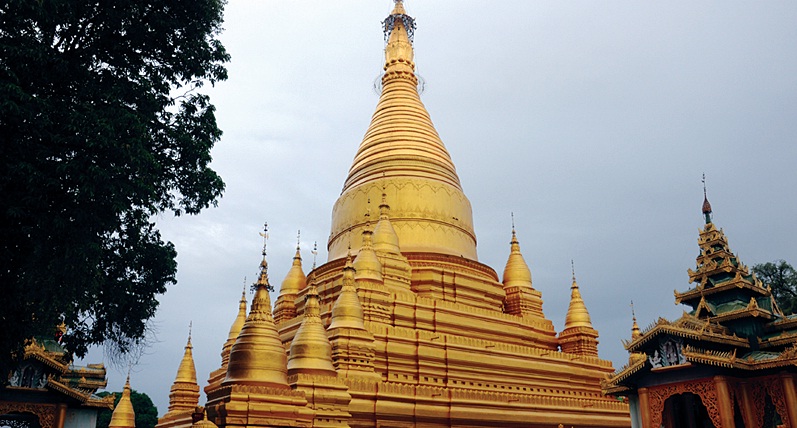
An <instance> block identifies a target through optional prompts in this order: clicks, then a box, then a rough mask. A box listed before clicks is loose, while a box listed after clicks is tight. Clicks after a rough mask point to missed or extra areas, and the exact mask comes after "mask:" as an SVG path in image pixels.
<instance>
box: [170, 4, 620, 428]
mask: <svg viewBox="0 0 797 428" xmlns="http://www.w3.org/2000/svg"><path fill="white" fill-rule="evenodd" d="M383 24H384V31H385V36H386V40H387V44H386V47H385V65H384V75H383V76H382V78H381V95H380V98H379V102H378V104H377V106H376V111H375V113H374V115H373V117H372V120H371V123H370V125H369V127H368V129H367V130H366V132H365V136H364V138H363V141H362V143H361V144H360V146H359V149H358V150H357V153H356V154H355V156H354V160H353V162H352V165H351V168H350V169H349V174H348V177H347V178H346V181H345V183H344V185H343V191H342V193H341V195H340V197H339V198H338V200H337V202H336V203H335V204H334V207H333V209H332V226H331V233H330V237H329V241H328V243H327V248H328V254H329V258H328V260H327V262H326V263H324V264H322V265H320V266H318V267H316V266H315V264H314V265H313V268H312V270H311V271H310V272H309V273H308V274H307V275H306V276H305V274H304V272H303V270H302V265H301V254H300V250H299V248H297V251H296V255H295V256H294V259H293V264H292V266H291V268H290V271H289V273H288V275H287V277H286V279H285V281H283V282H282V286H281V288H280V290H279V295H278V297H277V299H276V305H275V308H274V313H273V316H272V313H271V308H270V298H269V295H268V289H269V288H270V285H269V284H268V277H267V262H266V258H265V251H264V258H263V262H262V263H261V275H260V278H259V280H258V282H257V284H256V287H257V290H256V292H255V296H254V298H253V300H252V305H251V309H250V312H249V315H248V317H247V318H246V321H245V322H244V323H243V324H242V325H241V319H242V316H243V315H242V313H243V312H245V303H244V302H243V301H242V303H241V306H240V310H239V314H238V317H237V318H236V320H235V322H234V323H233V327H232V328H231V330H230V336H229V338H228V341H227V342H226V343H225V344H224V346H223V348H222V363H221V367H220V368H219V369H217V370H215V371H214V372H213V373H211V374H210V378H209V380H208V385H207V386H206V387H205V392H206V394H207V397H208V401H207V406H206V408H207V412H208V413H207V414H208V419H209V420H210V421H212V422H214V423H215V424H216V425H217V426H219V427H266V426H294V427H310V426H314V427H374V426H382V427H452V426H457V427H466V426H481V427H488V426H502V427H521V426H522V427H552V426H557V425H558V424H560V423H561V424H564V425H566V426H579V427H627V426H630V417H629V413H628V405H626V404H625V403H623V402H621V401H618V400H616V399H612V398H609V397H605V396H603V395H602V394H601V387H600V380H601V379H603V378H604V377H605V376H607V375H609V374H611V373H613V372H614V369H613V367H612V364H611V363H610V362H609V361H606V360H602V359H600V358H599V357H598V353H597V344H598V342H597V337H598V332H597V331H596V330H595V329H594V328H593V327H592V324H591V322H590V318H589V314H588V312H587V309H586V304H585V302H584V300H583V299H582V297H581V294H580V292H579V288H578V285H577V284H576V282H575V278H574V280H573V284H572V287H571V290H572V291H571V292H572V298H571V303H570V309H569V311H568V314H567V321H566V325H565V329H564V330H563V331H562V332H561V333H559V334H558V335H557V332H556V330H555V329H554V326H553V323H552V322H551V321H550V320H549V319H548V318H546V317H545V314H544V313H543V300H542V294H541V293H540V292H539V291H538V290H536V289H535V288H534V287H533V285H532V275H531V270H530V269H529V266H528V264H527V263H526V261H525V260H524V258H523V255H522V253H521V250H520V241H519V240H518V237H517V233H516V231H515V230H514V225H513V228H512V239H511V241H510V243H509V248H508V250H509V258H508V260H507V263H506V266H505V268H504V271H503V272H504V274H503V278H499V276H498V274H497V273H496V271H495V270H494V269H493V268H491V267H490V266H487V265H485V264H482V263H481V262H479V259H478V255H477V251H476V233H475V231H474V228H473V220H472V213H471V205H470V202H469V201H468V198H467V197H466V196H465V193H464V192H463V189H462V186H461V184H460V181H459V177H458V176H457V172H456V168H455V166H454V163H453V161H452V160H451V157H450V156H449V153H448V151H447V150H446V147H445V145H444V144H443V142H442V140H441V139H440V137H439V135H438V134H437V131H436V130H435V128H434V125H433V124H432V121H431V118H430V116H429V113H428V112H427V111H426V108H425V107H424V105H423V103H422V102H421V100H420V97H419V93H418V89H417V88H418V78H417V76H416V75H415V64H414V59H413V58H414V52H413V35H414V31H415V21H414V20H413V18H412V17H410V16H409V15H407V13H406V11H405V9H404V5H403V3H402V2H401V1H396V4H395V8H394V9H393V11H392V12H391V13H390V15H389V16H388V17H387V18H386V19H385V21H384V22H383ZM372 201H373V202H374V203H378V207H377V208H378V211H377V212H376V213H377V215H378V217H376V218H373V217H372V215H371V214H372V213H371V210H372V206H371V202H372ZM358 235H360V236H358ZM234 336H235V338H234ZM231 341H232V344H231ZM185 421H186V423H185V425H184V426H186V427H188V426H190V422H191V420H190V419H186V420H185Z"/></svg>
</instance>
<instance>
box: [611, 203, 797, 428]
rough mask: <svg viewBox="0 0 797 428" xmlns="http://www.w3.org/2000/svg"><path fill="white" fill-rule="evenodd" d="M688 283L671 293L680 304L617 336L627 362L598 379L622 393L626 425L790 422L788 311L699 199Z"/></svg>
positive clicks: (796, 332)
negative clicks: (623, 338) (674, 314)
mask: <svg viewBox="0 0 797 428" xmlns="http://www.w3.org/2000/svg"><path fill="white" fill-rule="evenodd" d="M703 214H704V216H705V221H706V224H705V226H704V227H703V229H702V230H701V231H700V236H699V237H698V240H697V243H698V247H699V249H700V251H699V253H698V256H697V267H696V268H695V270H692V269H689V271H688V273H689V282H690V283H692V284H695V286H694V287H693V288H690V289H689V290H686V291H684V292H682V293H681V292H678V291H675V302H676V304H677V303H681V304H685V305H687V306H689V307H690V309H691V310H690V311H689V312H684V314H683V316H682V317H681V318H679V319H678V320H676V321H667V320H665V319H663V318H659V320H658V321H657V322H655V323H653V324H652V325H651V326H650V327H648V328H647V329H646V330H645V331H640V330H639V327H638V325H637V323H636V317H634V322H633V328H632V334H631V340H630V341H627V342H625V348H626V349H627V350H628V352H629V354H630V356H629V362H628V365H627V366H625V367H623V368H622V369H620V370H619V371H618V372H617V373H615V374H614V375H612V376H611V377H610V378H609V379H608V380H607V381H606V382H604V385H603V390H604V392H605V393H606V394H613V395H620V396H626V397H628V399H629V404H630V407H631V421H632V424H633V427H635V428H636V427H641V428H658V427H666V428H673V427H712V426H713V427H718V428H719V427H737V428H740V427H747V428H751V427H755V428H759V427H765V428H770V427H772V428H774V427H797V391H796V390H795V383H796V382H797V314H792V315H785V314H783V313H782V312H781V310H780V309H779V308H778V306H777V304H776V303H775V300H774V299H773V297H772V292H771V289H770V288H769V287H768V286H765V285H764V284H762V283H761V281H760V280H758V279H757V278H756V277H755V275H754V274H753V273H752V272H751V271H750V270H749V269H748V267H747V266H745V265H744V264H743V263H742V262H741V261H740V260H739V259H738V258H737V257H736V256H735V255H734V254H733V253H732V252H731V250H730V247H729V246H728V239H727V238H726V237H725V233H724V232H723V230H722V229H717V227H716V226H715V225H714V223H713V221H712V218H711V205H710V204H709V203H708V199H704V202H703Z"/></svg>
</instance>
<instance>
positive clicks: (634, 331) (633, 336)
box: [631, 300, 642, 340]
mask: <svg viewBox="0 0 797 428" xmlns="http://www.w3.org/2000/svg"><path fill="white" fill-rule="evenodd" d="M631 319H632V320H633V321H634V324H633V325H632V326H631V340H635V339H637V338H639V337H640V336H642V332H641V331H640V330H639V324H637V323H636V314H635V313H634V301H633V300H632V301H631Z"/></svg>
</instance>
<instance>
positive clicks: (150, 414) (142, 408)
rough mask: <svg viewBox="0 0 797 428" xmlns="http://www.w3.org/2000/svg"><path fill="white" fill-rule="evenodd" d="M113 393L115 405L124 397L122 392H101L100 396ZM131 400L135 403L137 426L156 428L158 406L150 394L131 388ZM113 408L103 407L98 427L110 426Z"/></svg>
mask: <svg viewBox="0 0 797 428" xmlns="http://www.w3.org/2000/svg"><path fill="white" fill-rule="evenodd" d="M111 394H113V396H114V397H115V399H114V400H113V406H114V408H116V405H117V404H119V400H120V399H121V398H122V393H121V392H107V391H103V392H100V393H99V394H97V395H99V396H100V397H105V396H108V395H111ZM130 402H131V403H132V404H133V412H135V414H136V428H154V427H155V425H157V424H158V408H157V407H155V405H154V404H152V400H151V399H150V398H149V395H147V394H145V393H143V392H137V391H136V390H135V389H131V390H130ZM112 414H113V412H112V411H111V410H107V409H103V410H100V412H99V413H98V414H97V428H108V424H110V423H111V415H112Z"/></svg>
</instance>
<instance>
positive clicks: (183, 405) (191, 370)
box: [157, 332, 199, 428]
mask: <svg viewBox="0 0 797 428" xmlns="http://www.w3.org/2000/svg"><path fill="white" fill-rule="evenodd" d="M192 350H193V346H192V345H191V333H190V332H189V333H188V343H186V345H185V353H184V354H183V359H182V360H181V361H180V366H179V367H178V369H177V376H176V377H175V379H174V384H172V388H171V392H170V393H169V411H168V412H166V414H165V415H163V417H162V418H160V419H158V425H157V426H158V427H163V428H167V427H173V426H184V425H185V423H186V422H187V421H192V420H193V419H192V414H193V413H194V411H195V410H196V407H197V405H198V404H199V385H198V384H197V381H196V366H195V365H194V355H193V352H192Z"/></svg>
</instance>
